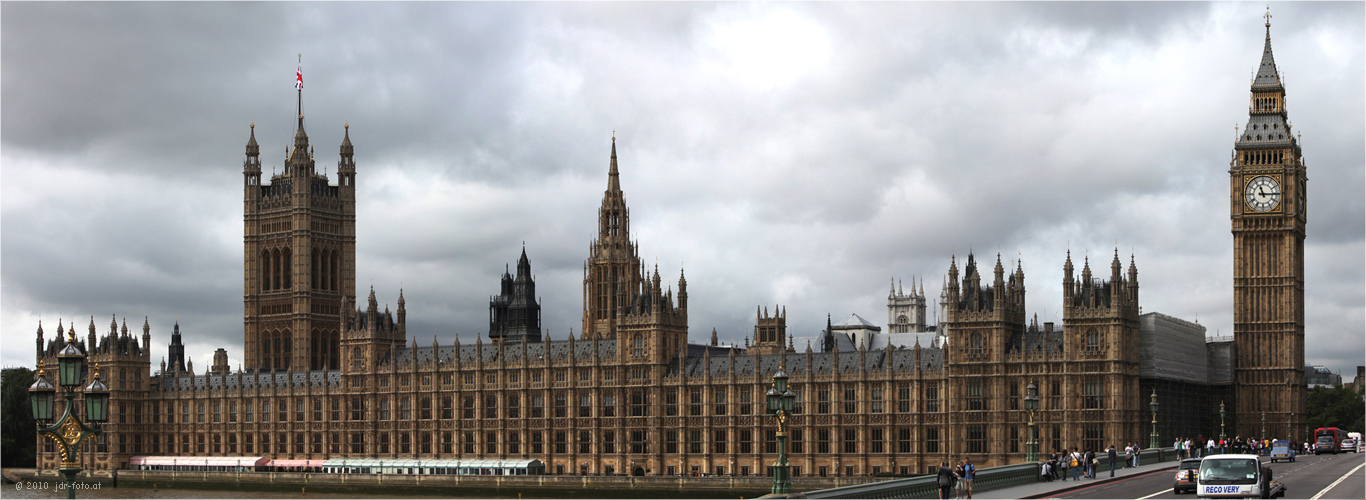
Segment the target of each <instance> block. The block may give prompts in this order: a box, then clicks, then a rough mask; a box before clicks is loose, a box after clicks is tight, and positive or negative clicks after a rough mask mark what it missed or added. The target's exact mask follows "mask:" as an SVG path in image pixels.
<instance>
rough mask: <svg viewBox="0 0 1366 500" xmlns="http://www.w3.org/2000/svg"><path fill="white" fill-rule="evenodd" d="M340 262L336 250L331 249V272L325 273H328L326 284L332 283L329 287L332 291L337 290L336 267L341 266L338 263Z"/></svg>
mask: <svg viewBox="0 0 1366 500" xmlns="http://www.w3.org/2000/svg"><path fill="white" fill-rule="evenodd" d="M340 263H341V257H340V256H338V255H337V251H336V250H333V251H332V270H331V272H329V273H327V275H328V281H329V283H328V284H330V285H332V286H331V287H330V288H331V290H332V291H334V292H335V291H337V290H338V288H337V268H338V267H341V266H340V265H339V264H340Z"/></svg>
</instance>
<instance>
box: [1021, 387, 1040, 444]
mask: <svg viewBox="0 0 1366 500" xmlns="http://www.w3.org/2000/svg"><path fill="white" fill-rule="evenodd" d="M1024 400H1025V410H1026V411H1028V412H1029V442H1028V443H1025V461H1026V462H1035V461H1038V460H1039V441H1038V439H1039V438H1038V436H1037V435H1036V434H1035V432H1036V431H1037V429H1035V428H1034V411H1035V410H1038V409H1039V387H1038V386H1036V385H1034V383H1033V382H1030V383H1029V387H1028V388H1027V389H1025V398H1024Z"/></svg>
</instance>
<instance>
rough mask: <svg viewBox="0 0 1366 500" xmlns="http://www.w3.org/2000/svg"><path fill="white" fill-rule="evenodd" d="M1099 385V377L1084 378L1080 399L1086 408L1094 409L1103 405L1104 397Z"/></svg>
mask: <svg viewBox="0 0 1366 500" xmlns="http://www.w3.org/2000/svg"><path fill="white" fill-rule="evenodd" d="M1101 387H1102V386H1101V383H1100V379H1099V378H1095V377H1091V378H1087V379H1086V383H1085V385H1084V386H1083V387H1082V391H1083V392H1082V401H1083V403H1084V404H1085V408H1086V409H1088V410H1094V409H1099V408H1104V407H1105V398H1104V394H1103V393H1102V392H1103V391H1102V390H1101Z"/></svg>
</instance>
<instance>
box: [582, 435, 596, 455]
mask: <svg viewBox="0 0 1366 500" xmlns="http://www.w3.org/2000/svg"><path fill="white" fill-rule="evenodd" d="M592 452H593V433H592V432H590V431H579V453H584V454H587V453H592Z"/></svg>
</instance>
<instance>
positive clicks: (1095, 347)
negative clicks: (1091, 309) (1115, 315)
mask: <svg viewBox="0 0 1366 500" xmlns="http://www.w3.org/2000/svg"><path fill="white" fill-rule="evenodd" d="M1086 352H1089V353H1097V352H1100V332H1097V331H1096V329H1095V328H1091V329H1089V330H1086Z"/></svg>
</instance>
